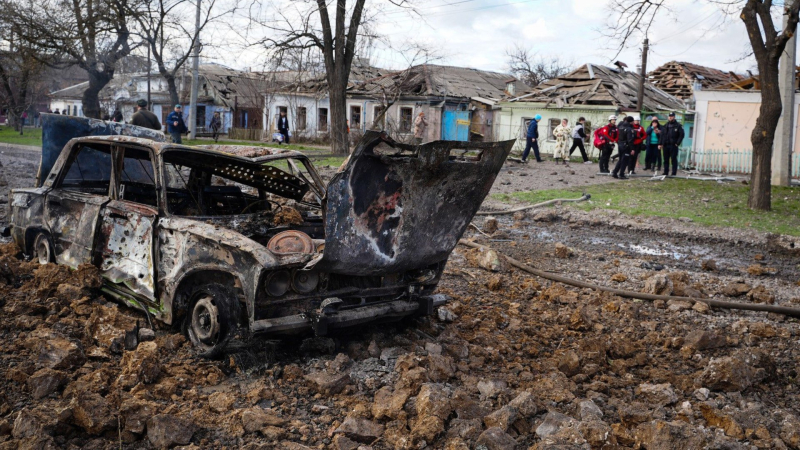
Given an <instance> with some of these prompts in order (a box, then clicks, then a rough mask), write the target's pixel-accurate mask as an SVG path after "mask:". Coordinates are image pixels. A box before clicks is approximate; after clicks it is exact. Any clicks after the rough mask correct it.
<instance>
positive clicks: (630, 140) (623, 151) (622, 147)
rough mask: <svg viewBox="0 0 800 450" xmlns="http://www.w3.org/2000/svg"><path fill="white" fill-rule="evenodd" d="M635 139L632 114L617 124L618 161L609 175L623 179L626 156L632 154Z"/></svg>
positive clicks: (626, 167)
mask: <svg viewBox="0 0 800 450" xmlns="http://www.w3.org/2000/svg"><path fill="white" fill-rule="evenodd" d="M635 141H636V132H635V131H634V129H633V116H628V117H626V118H625V120H623V121H622V123H621V124H620V125H619V141H618V142H619V144H618V145H619V161H617V165H616V166H614V171H613V172H612V173H611V176H612V177H614V178H619V179H620V180H625V179H627V178H628V177H626V176H625V171H626V170H627V169H628V160H629V159H628V158H630V157H631V156H633V154H634V153H636V151H635V150H634V142H635Z"/></svg>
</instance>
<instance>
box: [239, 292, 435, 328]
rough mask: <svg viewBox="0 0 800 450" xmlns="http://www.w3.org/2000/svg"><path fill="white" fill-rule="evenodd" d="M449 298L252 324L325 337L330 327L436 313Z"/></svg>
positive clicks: (297, 316) (399, 301) (320, 311)
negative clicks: (311, 331) (312, 332)
mask: <svg viewBox="0 0 800 450" xmlns="http://www.w3.org/2000/svg"><path fill="white" fill-rule="evenodd" d="M448 300H450V298H449V297H448V296H446V295H443V294H435V295H428V296H424V297H419V298H417V299H413V300H409V299H404V300H395V301H390V302H384V303H378V304H374V305H366V306H358V307H354V308H348V309H342V310H334V311H330V310H327V309H324V310H323V309H320V310H319V311H315V312H313V313H306V314H295V315H291V316H285V317H279V318H274V319H263V320H256V321H255V322H253V324H252V325H251V326H250V331H252V332H253V333H286V332H297V331H304V330H314V332H315V333H316V334H317V335H318V336H324V335H326V334H327V333H328V331H329V330H333V329H337V328H347V327H351V326H354V325H360V324H363V323H368V322H373V321H376V320H382V319H399V318H402V317H406V316H411V315H415V314H419V315H426V314H427V315H430V314H433V312H434V311H435V309H436V307H438V306H441V305H444V304H445V303H446V302H447V301H448Z"/></svg>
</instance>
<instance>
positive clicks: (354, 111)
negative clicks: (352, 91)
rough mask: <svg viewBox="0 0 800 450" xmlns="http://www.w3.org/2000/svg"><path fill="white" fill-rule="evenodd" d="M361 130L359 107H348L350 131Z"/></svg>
mask: <svg viewBox="0 0 800 450" xmlns="http://www.w3.org/2000/svg"><path fill="white" fill-rule="evenodd" d="M360 128H361V107H360V106H355V105H353V106H350V129H352V130H355V129H360Z"/></svg>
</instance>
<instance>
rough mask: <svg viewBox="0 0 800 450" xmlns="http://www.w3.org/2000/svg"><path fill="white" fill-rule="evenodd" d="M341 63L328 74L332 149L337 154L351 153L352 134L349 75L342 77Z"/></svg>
mask: <svg viewBox="0 0 800 450" xmlns="http://www.w3.org/2000/svg"><path fill="white" fill-rule="evenodd" d="M342 69H343V68H342V67H341V64H337V66H336V68H335V70H334V73H333V74H332V75H328V85H329V86H330V91H329V92H330V100H331V150H332V152H333V153H334V154H336V155H347V154H349V153H350V135H349V134H347V77H346V76H344V77H342V76H341V74H340V73H338V72H340V71H342Z"/></svg>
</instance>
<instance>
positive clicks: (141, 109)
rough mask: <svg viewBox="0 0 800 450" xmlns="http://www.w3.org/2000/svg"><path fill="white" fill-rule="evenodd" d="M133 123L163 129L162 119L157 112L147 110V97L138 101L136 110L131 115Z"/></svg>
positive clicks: (153, 128) (152, 128)
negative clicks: (159, 118) (157, 115)
mask: <svg viewBox="0 0 800 450" xmlns="http://www.w3.org/2000/svg"><path fill="white" fill-rule="evenodd" d="M131 125H136V126H139V127H145V128H150V129H151V130H161V121H160V120H158V117H156V115H155V114H153V113H151V112H150V111H148V110H147V100H145V99H139V100H137V101H136V112H135V113H134V114H133V116H132V117H131Z"/></svg>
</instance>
